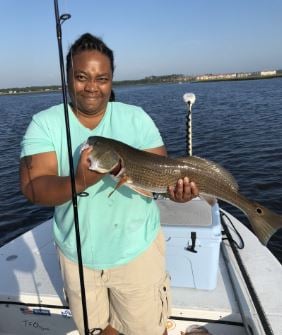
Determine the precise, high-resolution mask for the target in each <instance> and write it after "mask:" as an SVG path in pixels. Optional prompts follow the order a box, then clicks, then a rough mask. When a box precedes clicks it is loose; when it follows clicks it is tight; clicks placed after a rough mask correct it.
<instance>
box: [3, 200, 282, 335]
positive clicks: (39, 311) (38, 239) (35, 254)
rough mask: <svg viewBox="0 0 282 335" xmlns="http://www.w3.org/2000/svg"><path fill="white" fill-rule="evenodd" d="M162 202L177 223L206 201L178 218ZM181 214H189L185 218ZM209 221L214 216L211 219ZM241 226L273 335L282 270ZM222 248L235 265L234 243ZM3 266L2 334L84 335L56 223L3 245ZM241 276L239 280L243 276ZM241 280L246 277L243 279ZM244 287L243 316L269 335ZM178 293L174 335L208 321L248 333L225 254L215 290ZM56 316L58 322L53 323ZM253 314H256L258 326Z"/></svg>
mask: <svg viewBox="0 0 282 335" xmlns="http://www.w3.org/2000/svg"><path fill="white" fill-rule="evenodd" d="M159 204H160V207H161V212H162V222H163V223H164V224H168V223H169V222H172V221H171V218H172V217H173V218H174V221H173V222H174V223H175V222H176V221H175V220H176V219H175V218H176V217H177V218H180V220H182V219H184V217H185V220H187V213H189V217H190V218H192V219H193V220H194V219H195V217H198V215H199V214H198V213H199V211H198V210H199V208H198V207H197V206H201V203H200V202H193V204H189V208H188V209H187V211H186V210H185V212H183V210H182V211H181V213H182V214H179V213H178V215H177V216H175V215H172V213H173V211H174V210H178V209H177V208H176V207H174V208H172V207H171V204H172V202H167V201H166V200H164V201H160V202H159ZM176 205H177V204H176ZM185 206H186V205H185ZM193 206H194V208H195V211H194V210H193ZM183 213H184V214H183ZM171 215H172V216H171ZM179 215H180V216H179ZM181 215H184V216H183V217H181ZM207 220H209V218H208V217H207ZM196 221H197V222H198V221H199V220H196ZM182 222H183V221H182ZM236 225H237V228H238V229H239V230H240V231H241V233H242V235H243V236H244V240H245V243H246V247H245V249H244V250H243V253H242V255H243V256H242V257H243V259H244V263H245V264H246V266H247V268H248V271H249V273H250V274H255V275H252V276H251V277H252V279H254V286H255V288H256V291H257V293H258V295H259V297H260V300H261V302H262V305H263V306H264V308H265V312H266V314H267V317H268V318H269V320H270V322H271V326H272V328H273V331H274V333H273V334H274V335H281V334H282V293H281V292H282V291H281V283H282V268H281V266H280V264H279V263H278V261H276V259H274V257H273V256H272V255H271V254H270V253H269V252H268V250H267V249H266V248H265V247H263V246H261V245H260V244H259V243H258V242H257V239H256V237H254V236H253V235H252V234H250V233H249V232H248V230H247V228H245V227H243V226H242V225H241V224H240V223H238V222H237V224H236ZM222 248H223V249H224V250H225V252H224V253H225V254H226V255H227V257H228V258H229V259H230V262H232V264H233V263H234V262H233V258H232V257H233V256H232V253H231V250H230V247H229V245H228V243H227V242H224V243H222ZM254 253H255V258H254ZM254 260H255V261H254ZM232 264H231V265H232ZM0 267H1V281H0V334H1V335H4V334H5V335H7V334H14V335H18V334H21V335H23V334H31V335H32V334H47V333H48V334H52V335H62V334H72V335H75V334H76V335H77V334H78V332H77V331H76V330H75V328H74V324H73V321H72V318H71V317H70V312H69V311H68V308H67V303H66V301H65V299H64V295H63V289H62V280H61V277H60V271H59V266H58V261H57V255H56V250H55V246H54V242H53V239H52V227H51V222H50V221H49V222H46V223H44V224H42V225H40V226H38V227H36V228H35V229H33V230H31V231H29V232H27V233H25V234H24V235H22V236H21V237H19V238H17V239H15V240H14V241H12V242H10V243H9V244H7V245H5V246H4V247H2V248H1V249H0ZM232 269H235V272H236V273H237V272H238V269H237V268H236V265H232V266H231V271H233V270H232ZM235 277H236V278H235V279H236V280H238V275H235ZM239 277H240V275H239ZM239 279H240V280H241V278H239ZM243 291H244V288H243V289H242V288H240V292H239V296H240V298H242V299H241V300H242V301H243V302H242V303H241V309H243V310H244V316H243V319H244V318H246V320H247V323H249V324H250V325H251V327H252V329H253V334H254V335H263V334H264V332H260V331H261V325H260V323H259V322H258V321H256V320H257V315H256V312H255V310H253V308H251V309H250V307H249V306H252V303H250V301H249V300H250V299H249V297H248V296H246V294H245V292H243ZM242 292H243V293H242ZM172 297H173V301H172V307H173V309H172V319H171V321H170V329H169V334H171V335H176V334H177V335H180V334H181V332H183V334H185V331H186V329H187V327H188V326H189V325H191V324H198V325H204V326H205V327H206V328H207V329H208V330H209V332H210V333H211V334H213V335H227V334H228V335H245V334H248V333H247V332H246V330H245V328H244V327H243V321H244V320H242V317H241V314H240V308H239V305H238V303H237V298H236V297H235V295H234V290H233V288H232V285H231V282H230V278H229V275H228V271H227V267H226V261H225V259H224V257H223V254H222V253H221V255H220V258H219V271H218V273H217V285H216V288H215V289H214V290H197V289H194V288H187V287H185V288H183V287H182V288H180V287H178V288H177V287H173V288H172ZM11 315H12V316H11ZM51 316H52V322H50V317H51ZM250 316H251V317H254V318H255V322H254V324H253V323H252V322H253V321H251V319H250ZM246 320H245V321H246ZM11 322H12V325H11ZM227 327H228V332H227ZM145 335H147V334H145ZM148 335H149V334H148Z"/></svg>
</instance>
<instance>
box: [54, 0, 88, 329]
mask: <svg viewBox="0 0 282 335" xmlns="http://www.w3.org/2000/svg"><path fill="white" fill-rule="evenodd" d="M54 10H55V19H56V32H57V40H58V50H59V61H60V70H61V82H62V94H63V104H64V115H65V125H66V135H67V146H68V159H69V167H70V180H71V193H72V205H73V213H74V226H75V237H76V249H77V259H78V271H79V279H80V290H81V302H82V312H83V324H84V333H85V335H88V334H89V328H88V315H87V306H86V295H85V285H84V273H83V263H82V255H81V240H80V232H79V219H78V207H77V193H76V187H75V173H74V164H73V157H72V143H71V133H70V123H69V114H68V100H67V85H66V78H65V67H64V56H63V46H62V24H63V23H64V22H65V21H66V20H68V19H70V17H71V15H70V14H62V15H60V13H59V5H58V0H54Z"/></svg>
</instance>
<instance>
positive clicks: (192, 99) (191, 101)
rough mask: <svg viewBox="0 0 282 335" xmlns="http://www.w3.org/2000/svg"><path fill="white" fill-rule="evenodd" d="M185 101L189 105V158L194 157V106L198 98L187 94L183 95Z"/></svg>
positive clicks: (187, 123)
mask: <svg viewBox="0 0 282 335" xmlns="http://www.w3.org/2000/svg"><path fill="white" fill-rule="evenodd" d="M183 100H184V102H185V103H186V104H187V108H188V110H187V122H186V126H187V152H188V155H189V156H192V154H193V153H192V105H193V104H194V103H195V101H196V96H195V94H194V93H185V94H184V95H183Z"/></svg>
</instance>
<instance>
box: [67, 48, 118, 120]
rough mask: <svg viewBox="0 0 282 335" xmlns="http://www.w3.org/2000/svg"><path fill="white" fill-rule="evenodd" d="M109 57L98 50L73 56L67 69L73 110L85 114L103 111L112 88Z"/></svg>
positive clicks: (97, 113) (96, 113)
mask: <svg viewBox="0 0 282 335" xmlns="http://www.w3.org/2000/svg"><path fill="white" fill-rule="evenodd" d="M112 77H113V76H112V69H111V63H110V59H109V58H108V57H107V56H106V55H104V54H102V53H101V52H99V51H95V50H94V51H82V52H80V53H78V54H76V55H74V56H73V59H72V66H71V68H70V69H69V71H68V86H69V94H70V98H71V101H72V104H73V108H74V110H75V112H77V113H82V114H84V115H85V116H89V117H91V116H98V115H102V114H104V113H105V111H106V108H107V103H108V101H109V98H110V95H111V90H112V79H113V78H112Z"/></svg>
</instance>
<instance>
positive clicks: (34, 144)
mask: <svg viewBox="0 0 282 335" xmlns="http://www.w3.org/2000/svg"><path fill="white" fill-rule="evenodd" d="M50 151H55V149H54V144H53V142H52V136H50V134H49V132H48V127H47V124H46V122H45V120H44V119H43V118H42V117H40V116H39V115H34V116H33V118H32V120H31V122H30V124H29V126H28V128H27V130H26V133H25V135H24V136H23V139H22V141H21V158H22V157H24V156H30V155H35V154H38V153H43V152H50Z"/></svg>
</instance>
